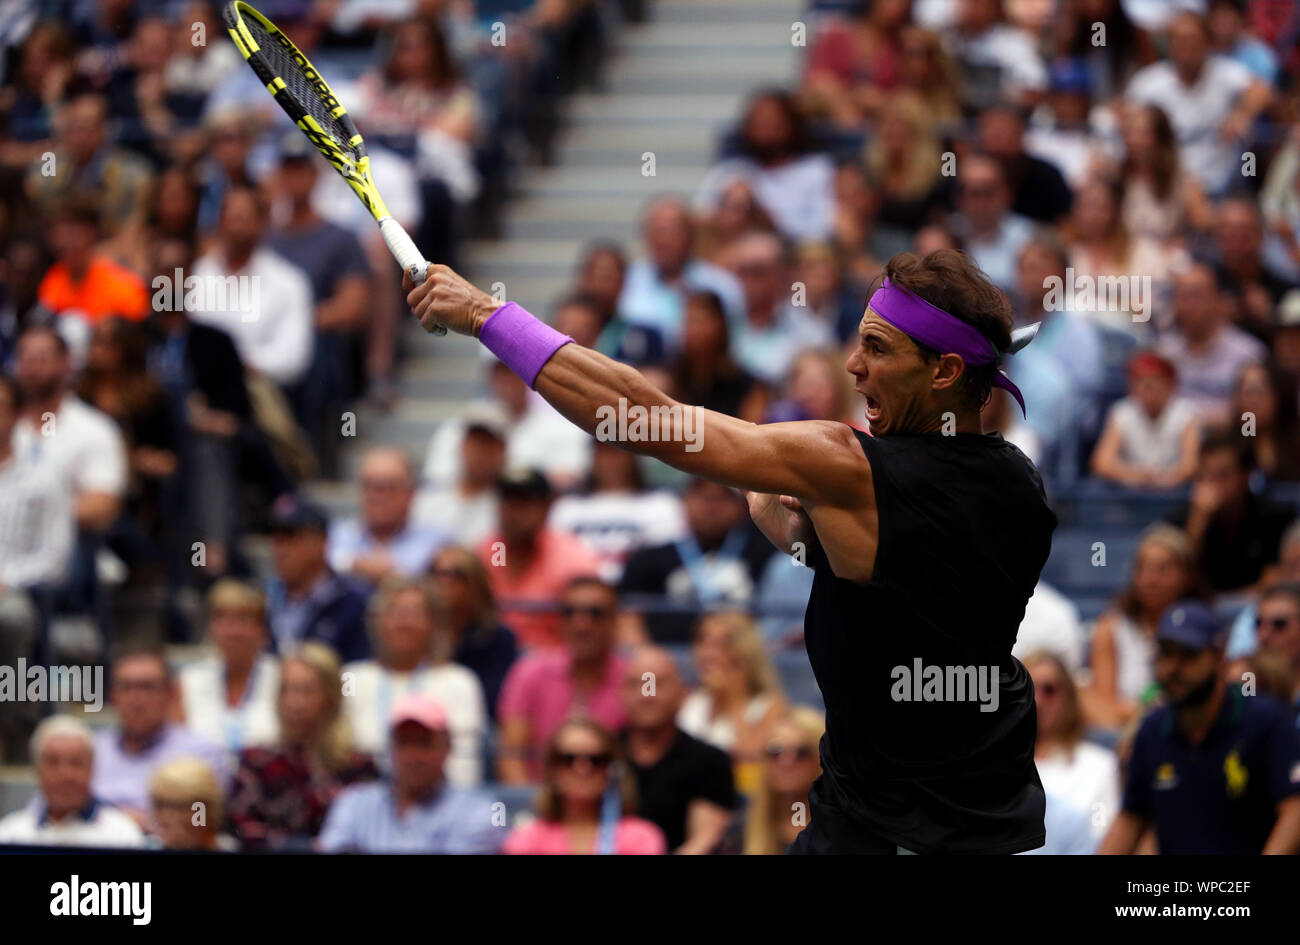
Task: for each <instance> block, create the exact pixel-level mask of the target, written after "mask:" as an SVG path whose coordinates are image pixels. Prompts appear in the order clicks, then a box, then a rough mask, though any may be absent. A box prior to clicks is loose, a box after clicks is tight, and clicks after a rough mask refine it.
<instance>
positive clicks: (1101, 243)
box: [1065, 177, 1169, 337]
mask: <svg viewBox="0 0 1300 945" xmlns="http://www.w3.org/2000/svg"><path fill="white" fill-rule="evenodd" d="M1123 199H1124V188H1123V185H1122V184H1121V183H1120V182H1119V180H1117V179H1115V178H1110V177H1091V178H1089V179H1088V180H1086V181H1084V182H1083V184H1081V185H1080V187H1079V190H1078V193H1077V194H1076V197H1075V201H1074V210H1073V212H1072V213H1071V215H1070V219H1069V222H1068V223H1067V224H1066V227H1065V229H1066V231H1067V234H1068V238H1069V246H1070V270H1069V275H1070V277H1071V279H1072V281H1073V283H1074V285H1075V286H1078V285H1080V284H1085V285H1086V284H1089V283H1091V285H1093V286H1095V287H1096V291H1095V292H1094V293H1092V305H1091V307H1087V308H1085V309H1084V314H1086V315H1087V316H1088V317H1089V318H1091V319H1093V320H1094V321H1096V322H1098V323H1099V324H1101V325H1104V326H1107V327H1109V328H1113V329H1116V330H1118V331H1123V332H1127V333H1128V334H1130V335H1136V336H1139V337H1141V336H1144V335H1145V334H1146V333H1147V331H1148V330H1149V329H1150V328H1151V327H1152V326H1151V325H1150V324H1149V322H1150V320H1151V316H1152V312H1153V310H1154V308H1155V295H1156V294H1158V293H1160V292H1161V291H1162V289H1163V287H1164V284H1165V281H1166V277H1167V274H1168V270H1169V265H1168V256H1167V254H1166V253H1165V252H1164V251H1163V250H1162V249H1161V248H1160V246H1159V245H1158V244H1157V243H1155V242H1154V241H1152V240H1150V239H1147V238H1145V237H1141V236H1134V235H1133V234H1131V233H1129V232H1128V230H1127V229H1125V227H1124V216H1123V213H1122V212H1121V208H1122V201H1123ZM1112 286H1118V287H1119V290H1118V292H1116V291H1115V290H1114V289H1110V287H1112ZM1069 287H1071V286H1070V284H1069V283H1067V288H1069ZM1125 289H1128V291H1127V292H1126V291H1124V290H1125ZM1084 298H1085V299H1087V298H1088V296H1087V295H1085V296H1084Z"/></svg>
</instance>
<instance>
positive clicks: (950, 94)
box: [898, 25, 961, 134]
mask: <svg viewBox="0 0 1300 945" xmlns="http://www.w3.org/2000/svg"><path fill="white" fill-rule="evenodd" d="M900 44H901V45H900V51H901V53H902V58H901V60H900V61H899V72H898V77H899V84H900V85H901V86H902V87H903V88H904V89H907V90H909V91H911V92H913V93H915V94H916V95H919V96H920V97H921V99H922V101H924V102H925V112H926V115H927V116H929V120H930V121H931V122H932V124H933V127H934V130H935V131H936V132H937V133H940V134H943V133H947V132H951V131H953V130H955V129H956V128H957V126H958V125H959V124H960V123H961V87H960V83H959V81H958V77H957V64H956V62H954V61H953V58H952V56H951V55H949V53H948V50H947V49H946V48H944V44H943V37H941V36H940V35H939V34H938V33H936V32H934V31H933V30H928V29H923V28H921V27H918V26H913V25H908V26H904V27H903V29H902V31H901V33H900Z"/></svg>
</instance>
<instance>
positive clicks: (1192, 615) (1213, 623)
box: [1156, 600, 1223, 650]
mask: <svg viewBox="0 0 1300 945" xmlns="http://www.w3.org/2000/svg"><path fill="white" fill-rule="evenodd" d="M1222 632H1223V624H1222V623H1221V622H1220V621H1219V618H1218V615H1217V614H1215V612H1214V611H1213V610H1211V609H1210V608H1209V607H1206V606H1205V605H1204V604H1202V603H1201V602H1200V601H1196V600H1183V601H1179V602H1178V603H1176V604H1174V605H1173V606H1172V607H1169V608H1168V609H1166V610H1165V612H1164V613H1163V614H1161V615H1160V626H1159V627H1158V628H1157V629H1156V639H1157V640H1168V641H1170V642H1171V643H1177V644H1178V645H1179V646H1185V647H1187V648H1188V649H1189V650H1208V649H1209V648H1210V647H1218V646H1221V645H1222V643H1223V637H1222Z"/></svg>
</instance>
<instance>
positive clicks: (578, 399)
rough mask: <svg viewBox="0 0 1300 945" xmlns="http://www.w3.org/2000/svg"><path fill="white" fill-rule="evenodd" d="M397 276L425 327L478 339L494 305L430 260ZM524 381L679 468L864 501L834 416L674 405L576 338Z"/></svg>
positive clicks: (778, 489)
mask: <svg viewBox="0 0 1300 945" xmlns="http://www.w3.org/2000/svg"><path fill="white" fill-rule="evenodd" d="M405 285H406V288H407V290H408V293H409V294H408V295H407V302H408V303H409V304H410V306H411V309H412V311H413V312H414V313H415V314H416V315H417V316H418V317H419V319H420V323H421V325H423V326H424V327H425V329H426V330H429V329H432V327H433V326H434V325H435V324H442V325H445V326H446V327H447V328H449V329H451V330H452V331H455V332H458V333H460V334H466V335H473V336H474V337H476V338H477V337H479V335H480V333H481V332H482V330H483V327H484V325H485V324H486V323H487V320H488V319H489V318H490V317H492V315H493V314H494V313H496V311H497V310H498V309H501V308H503V307H502V305H501V304H500V303H499V302H498V301H497V300H496V299H494V298H493V297H492V296H490V295H488V294H487V293H485V292H483V291H481V290H479V289H477V288H475V287H474V286H473V285H472V284H470V283H469V282H467V281H466V280H465V279H463V278H461V277H460V276H459V275H457V274H456V273H455V272H453V271H452V270H450V269H448V268H447V267H445V266H434V267H431V268H430V271H429V275H428V277H427V278H426V280H425V282H424V283H423V284H422V285H419V286H414V285H412V284H411V282H410V280H409V278H408V279H407V280H406V282H405ZM485 340H486V339H485ZM533 387H534V389H535V390H536V391H537V392H538V393H539V394H541V395H542V396H543V397H544V398H546V400H547V401H548V402H550V404H551V405H552V406H554V407H555V408H556V410H558V411H559V412H560V413H561V414H563V415H564V416H565V417H567V418H568V419H569V420H570V421H571V422H573V423H574V424H576V425H577V426H579V427H581V428H582V429H584V430H586V431H587V432H588V433H591V434H592V435H594V436H600V437H602V438H605V439H609V440H611V441H613V442H614V443H615V444H616V445H618V446H619V447H621V448H623V449H627V450H630V451H632V452H634V453H639V454H642V455H645V456H653V457H654V458H656V459H659V460H662V461H663V462H665V463H667V464H668V465H670V466H673V467H675V468H677V469H680V470H682V471H683V472H687V473H690V474H692V475H697V476H703V477H705V478H708V479H712V480H714V481H716V482H721V483H724V484H725V485H729V486H733V487H735V488H738V489H744V490H746V491H750V492H764V493H773V494H776V495H789V496H794V497H796V498H798V499H800V500H802V501H804V502H806V503H811V504H825V505H831V506H838V507H856V506H859V505H861V504H863V503H864V502H869V501H870V500H871V483H870V477H869V475H868V470H867V463H866V457H865V456H864V455H863V453H862V450H861V448H860V447H859V445H858V443H857V440H856V438H855V436H854V434H853V431H852V430H851V429H850V428H849V427H848V426H846V425H844V424H842V423H834V422H831V421H808V422H801V423H774V424H764V425H762V426H760V425H757V424H753V423H748V422H746V421H744V420H739V419H737V418H735V417H729V416H727V415H725V414H720V413H717V412H715V411H712V410H705V409H704V408H701V407H694V406H690V405H686V404H681V403H678V402H677V401H675V400H673V399H672V398H671V397H669V396H668V395H667V394H665V393H664V392H663V391H661V390H659V389H658V388H657V387H655V386H654V385H653V384H651V383H650V381H648V380H647V379H646V378H645V377H644V376H643V375H642V374H641V373H640V372H639V371H637V370H635V369H634V368H631V367H629V366H628V365H626V364H622V363H620V362H618V361H615V360H613V359H612V358H607V357H605V356H604V355H602V354H600V353H599V352H596V351H592V350H591V349H589V348H583V347H580V346H578V345H576V344H566V345H564V346H563V347H561V348H559V350H557V351H555V353H554V354H553V355H551V356H550V357H549V359H548V360H546V362H545V364H544V365H543V366H542V367H541V368H540V370H539V371H538V373H537V375H536V377H535V378H534V379H533ZM640 411H644V412H645V413H644V415H645V416H647V417H650V416H654V417H657V418H658V420H659V430H658V434H657V436H656V438H654V439H640V438H639V437H634V435H629V432H628V431H630V430H631V426H630V425H629V424H628V423H627V422H626V420H624V421H623V422H622V423H620V417H623V418H631V417H635V416H636V414H637V413H639V412H640ZM665 426H667V429H664V427H665Z"/></svg>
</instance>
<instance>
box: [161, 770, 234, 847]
mask: <svg viewBox="0 0 1300 945" xmlns="http://www.w3.org/2000/svg"><path fill="white" fill-rule="evenodd" d="M149 800H150V804H151V809H152V812H153V821H154V824H156V826H157V834H158V837H157V838H158V842H159V844H160V845H161V846H162V848H163V849H164V850H192V851H199V850H205V851H208V852H212V851H215V850H224V851H226V852H233V849H234V846H235V844H234V840H233V839H232V838H230V837H227V836H224V835H223V834H222V833H221V826H222V824H223V823H224V821H223V820H222V815H223V813H224V811H223V809H222V805H223V803H224V800H225V798H224V797H223V795H222V791H221V785H220V784H218V783H217V778H216V775H215V774H213V773H212V769H211V768H209V767H208V766H207V765H205V764H204V763H203V762H202V761H200V760H198V759H197V758H177V759H175V760H173V761H168V762H166V763H165V764H161V765H159V766H158V768H157V769H156V770H155V771H154V773H153V777H152V778H150V779H149Z"/></svg>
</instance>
